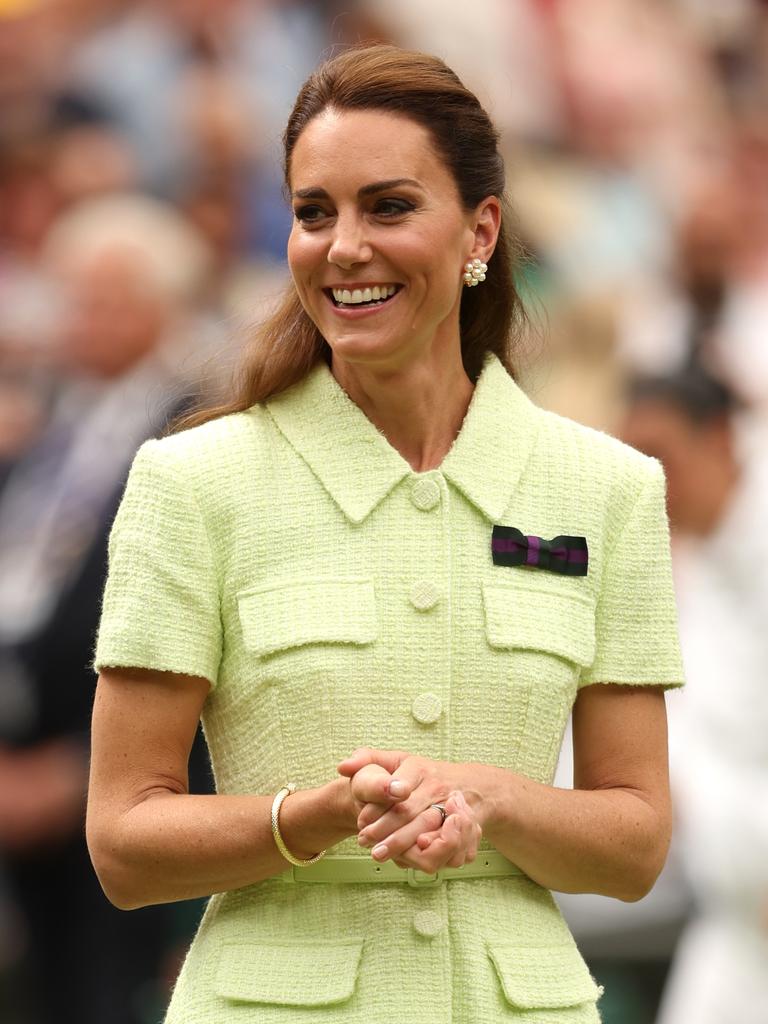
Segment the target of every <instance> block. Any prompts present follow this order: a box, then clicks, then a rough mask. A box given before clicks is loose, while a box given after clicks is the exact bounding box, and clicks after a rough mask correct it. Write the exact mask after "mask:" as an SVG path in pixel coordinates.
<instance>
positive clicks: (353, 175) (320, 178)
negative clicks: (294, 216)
mask: <svg viewBox="0 0 768 1024" xmlns="http://www.w3.org/2000/svg"><path fill="white" fill-rule="evenodd" d="M290 173H291V180H290V187H291V189H301V188H312V187H319V188H325V189H326V190H327V191H329V192H332V191H333V190H334V189H343V188H344V187H352V186H354V188H357V187H359V186H360V185H361V184H368V183H369V182H371V181H377V180H378V181H387V180H393V179H395V178H414V179H416V180H417V181H419V182H421V183H422V184H423V185H425V186H426V187H428V188H442V189H447V190H450V191H453V192H454V193H455V192H456V188H455V184H454V181H453V177H452V175H451V173H450V171H449V170H448V168H447V167H446V165H445V162H444V161H443V159H442V157H441V156H440V155H439V154H438V152H437V150H436V149H435V146H434V143H433V141H432V138H431V136H430V134H429V132H428V131H427V129H426V128H424V127H422V125H420V124H418V123H417V122H416V121H413V120H411V119H410V118H409V117H405V116H404V115H402V114H396V113H392V112H390V111H386V110H334V109H331V108H329V109H326V110H324V111H323V112H322V113H321V114H318V116H317V117H315V118H313V120H312V121H310V122H309V124H308V125H307V127H306V128H305V129H304V131H303V132H302V133H301V135H300V136H299V138H298V140H297V142H296V145H295V147H294V150H293V154H292V156H291V167H290Z"/></svg>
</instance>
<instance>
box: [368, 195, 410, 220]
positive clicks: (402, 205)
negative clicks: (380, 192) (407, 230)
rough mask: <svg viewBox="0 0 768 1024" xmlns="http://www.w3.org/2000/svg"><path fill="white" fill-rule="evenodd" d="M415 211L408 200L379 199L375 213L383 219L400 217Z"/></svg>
mask: <svg viewBox="0 0 768 1024" xmlns="http://www.w3.org/2000/svg"><path fill="white" fill-rule="evenodd" d="M415 209H416V207H415V206H414V205H413V203H409V202H408V200H407V199H379V200H377V202H376V205H375V206H374V213H376V214H378V215H379V216H381V217H398V216H400V215H401V214H403V213H410V211H411V210H415Z"/></svg>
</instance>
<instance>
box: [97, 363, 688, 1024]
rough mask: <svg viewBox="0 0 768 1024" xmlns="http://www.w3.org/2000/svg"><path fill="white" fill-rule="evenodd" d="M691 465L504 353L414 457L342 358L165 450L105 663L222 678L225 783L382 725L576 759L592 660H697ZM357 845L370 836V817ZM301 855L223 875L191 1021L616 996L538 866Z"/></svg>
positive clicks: (394, 740) (103, 649)
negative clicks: (464, 872) (593, 968)
mask: <svg viewBox="0 0 768 1024" xmlns="http://www.w3.org/2000/svg"><path fill="white" fill-rule="evenodd" d="M664 488H665V481H664V475H663V472H662V468H661V465H660V463H659V462H658V461H657V460H655V459H652V458H649V457H647V456H645V455H642V454H640V453H639V452H637V451H635V450H634V449H632V448H629V447H628V446H626V445H624V444H622V443H620V442H619V441H618V440H616V439H615V438H612V437H610V436H608V435H606V434H603V433H601V432H598V431H595V430H593V429H590V428H588V427H585V426H583V425H580V424H578V423H575V422H573V421H572V420H569V419H567V418H564V417H561V416H558V415H556V414H554V413H551V412H547V411H544V410H541V409H539V408H538V407H537V406H536V405H535V404H534V403H533V402H532V401H531V400H530V399H529V398H528V397H527V396H526V395H525V394H524V392H523V391H522V390H521V388H520V387H519V386H518V385H517V384H516V383H515V381H514V380H513V379H512V378H511V377H510V376H509V375H508V374H507V372H506V371H505V369H504V367H503V366H502V364H501V363H500V361H499V360H498V359H497V358H496V357H495V356H493V355H488V356H487V357H486V360H485V364H484V367H483V370H482V373H481V375H480V377H479V379H478V381H477V385H476V388H475V391H474V394H473V397H472V401H471V404H470V407H469V410H468V412H467V415H466V417H465V420H464V423H463V425H462V428H461V431H460V433H459V435H458V436H457V438H456V440H455V442H454V444H453V446H452V448H451V450H450V451H449V453H448V454H447V455H446V457H445V459H444V460H443V462H442V464H441V465H440V467H439V468H438V469H433V470H430V471H428V472H424V473H417V472H414V471H413V470H412V469H411V467H410V465H409V464H408V463H407V462H406V461H405V460H404V459H403V458H402V456H401V455H400V454H399V453H398V452H397V451H396V450H395V449H394V448H393V447H392V446H391V445H390V444H389V443H388V441H387V440H386V438H385V437H384V436H383V435H382V434H381V433H380V432H379V431H378V430H377V429H376V427H375V426H374V425H373V424H372V423H371V422H370V421H369V420H368V419H367V417H366V416H365V415H364V414H363V412H362V411H361V409H360V408H359V407H358V406H357V405H356V404H354V403H353V402H352V401H351V400H350V399H349V398H348V396H347V395H346V394H345V392H344V391H343V390H342V388H341V387H340V386H339V384H338V383H337V382H336V380H335V378H334V377H333V376H332V374H331V372H330V369H329V368H328V366H327V365H326V363H325V362H319V363H318V364H317V365H316V366H315V367H314V368H313V369H312V370H311V371H310V373H309V374H308V375H307V376H306V377H305V378H304V379H303V380H302V381H301V382H299V383H298V384H297V385H295V386H293V387H292V388H290V389H289V390H287V391H285V392H283V393H282V394H280V395H278V396H276V397H274V398H272V399H270V400H269V401H267V402H265V403H264V404H259V405H256V406H254V407H253V408H251V409H249V410H248V411H246V412H243V413H238V414H233V415H229V416H225V417H223V418H220V419H217V420H214V421H212V422H210V423H207V424H205V425H203V426H200V427H196V428H194V429H192V430H188V431H185V432H182V433H180V434H177V435H174V436H172V437H169V438H164V439H162V440H159V441H148V442H147V443H146V444H144V445H143V447H142V448H141V449H140V451H139V453H138V454H137V456H136V459H135V462H134V464H133V468H132V470H131V474H130V478H129V481H128V484H127V489H126V492H125V496H124V499H123V502H122V505H121V507H120V510H119V513H118V516H117V519H116V521H115V524H114V528H113V531H112V535H111V539H110V549H109V578H108V582H107V585H106V590H105V594H104V605H103V614H102V619H101V624H100V629H99V634H98V642H97V647H96V653H95V659H94V666H95V669H96V670H99V669H101V668H103V667H106V666H139V667H145V668H152V669H158V670H165V671H173V672H180V673H190V674H193V675H197V676H204V677H205V678H206V679H208V680H209V682H210V684H211V689H210V692H209V695H208V697H207V700H206V702H205V706H204V708H203V726H204V729H205V735H206V738H207V741H208V745H209V749H210V754H211V760H212V764H213V769H214V773H215V778H216V786H217V789H218V791H219V792H220V793H260V794H273V793H275V792H276V791H277V790H278V789H279V788H280V787H281V786H282V785H283V784H284V783H285V782H286V781H287V780H289V779H290V780H294V781H295V782H297V783H298V785H299V786H300V787H308V786H319V785H322V784H323V783H325V782H327V781H328V780H330V779H332V778H334V777H335V776H336V770H335V766H336V764H337V762H338V761H340V760H341V759H343V758H344V757H346V756H347V755H349V754H350V753H351V752H352V750H353V749H354V748H355V747H358V746H361V745H370V746H373V747H380V748H385V749H393V748H397V749H404V750H409V751H411V752H413V753H417V754H421V755H424V756H426V757H430V758H436V759H440V760H447V761H460V762H462V761H474V762H482V763H487V764H492V765H497V766H499V767H502V768H506V769H509V770H511V771H514V772H520V773H523V774H525V775H527V776H530V777H531V778H533V779H536V780H538V781H539V782H542V783H546V784H549V783H551V781H552V778H553V774H554V771H555V765H556V762H557V758H558V752H559V749H560V744H561V740H562V735H563V730H564V727H565V724H566V721H567V719H568V715H569V712H570V710H571V706H572V704H573V701H574V699H575V697H576V695H577V692H578V690H579V688H580V687H582V686H588V685H590V684H592V683H600V682H611V683H626V684H648V685H654V686H662V687H671V686H678V685H681V684H682V682H683V670H682V666H681V660H680V651H679V647H678V636H677V620H676V611H675V603H674V595H673V589H672V581H671V572H670V556H669V533H668V525H667V518H666V512H665V506H664ZM494 525H499V526H512V527H515V528H517V529H519V530H521V531H522V533H523V534H524V535H526V536H528V535H534V536H537V537H541V538H544V539H547V538H549V539H552V538H554V537H556V536H560V535H567V536H583V537H585V538H586V540H587V545H588V571H587V573H586V575H580V576H578V575H574V576H571V575H566V574H561V573H557V572H555V571H552V570H551V569H546V568H543V567H541V566H538V567H533V566H530V565H511V566H510V565H500V564H496V563H495V562H494V559H493V556H492V543H491V541H492V532H493V527H494ZM488 848H489V844H488V842H487V840H485V839H483V841H482V844H481V849H488ZM332 852H333V853H347V854H354V855H358V856H360V857H369V856H370V853H369V852H368V851H366V850H364V849H361V848H360V847H359V846H358V844H357V842H356V839H355V837H354V836H353V837H350V838H349V839H347V840H345V841H344V842H342V843H340V844H339V845H338V846H337V847H335V848H334V850H333V851H332ZM297 870H300V869H297ZM289 878H290V875H289V874H287V873H286V874H284V875H276V876H274V877H272V878H269V879H266V880H264V881H261V882H258V883H256V884H254V885H250V886H247V887H245V888H242V889H238V890H236V891H230V892H223V893H218V894H216V895H214V896H212V897H211V899H210V900H209V902H208V904H207V908H206V911H205V914H204V917H203V920H202V922H201V924H200V927H199V929H198V932H197V934H196V936H195V939H194V941H193V943H192V945H191V948H190V950H189V952H188V955H187V957H186V960H185V963H184V965H183V968H182V970H181V973H180V975H179V978H178V980H177V983H176V986H175V989H174V992H173V997H172V999H171V1003H170V1006H169V1008H168V1012H167V1016H166V1024H235V1022H237V1024H288V1022H290V1024H320V1022H329V1021H333V1022H335V1024H383V1022H384V1021H398V1022H410V1021H412V1022H414V1024H448V1022H451V1024H477V1022H478V1021H482V1022H483V1024H491V1022H497V1021H498V1022H502V1021H528V1022H535V1024H594V1022H597V1021H598V1020H599V1013H598V1008H597V999H598V996H599V991H598V988H597V986H596V984H595V982H594V980H593V979H592V978H591V977H590V974H589V971H588V970H587V967H586V965H585V963H584V961H583V959H582V957H581V955H580V953H579V951H578V950H577V948H576V945H575V943H574V941H573V939H572V937H571V935H570V932H569V930H568V928H567V926H566V924H565V922H564V921H563V919H562V917H561V915H560V913H559V911H558V909H557V907H556V904H555V902H554V900H553V898H552V896H551V894H550V893H549V892H548V891H547V890H546V889H544V888H542V887H541V886H539V885H538V884H536V883H535V882H534V881H532V880H531V879H529V878H528V877H527V876H524V875H522V876H517V877H515V876H512V877H504V878H483V879H461V880H459V879H457V880H449V881H445V882H442V883H440V884H438V885H435V886H431V887H430V886H427V887H423V888H414V887H411V886H409V885H407V884H402V885H399V884H364V885H353V884H339V883H326V884H312V885H309V884H302V883H296V882H293V881H290V880H289Z"/></svg>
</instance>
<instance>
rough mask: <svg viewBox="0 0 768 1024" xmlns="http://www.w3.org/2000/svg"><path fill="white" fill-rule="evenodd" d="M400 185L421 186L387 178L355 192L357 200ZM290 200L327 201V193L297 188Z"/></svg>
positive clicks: (410, 181) (413, 180)
mask: <svg viewBox="0 0 768 1024" xmlns="http://www.w3.org/2000/svg"><path fill="white" fill-rule="evenodd" d="M402 185H415V186H416V188H421V187H422V186H421V185H420V184H419V182H418V181H416V180H415V179H414V178H389V179H388V180H387V181H374V182H372V184H370V185H363V187H362V188H359V189H358V190H357V195H358V198H359V199H362V198H364V197H365V196H371V195H375V194H376V193H377V192H386V191H388V190H389V189H391V188H400V187H401V186H402ZM291 198H292V199H329V198H330V197H329V195H328V193H327V192H326V191H325V189H324V188H297V189H296V191H295V192H292V193H291Z"/></svg>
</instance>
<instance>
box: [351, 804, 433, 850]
mask: <svg viewBox="0 0 768 1024" xmlns="http://www.w3.org/2000/svg"><path fill="white" fill-rule="evenodd" d="M422 815H426V817H423V818H422ZM361 816H362V811H361V812H360V815H359V817H361ZM367 817H368V815H366V819H367ZM413 821H418V822H419V824H420V827H419V828H417V829H416V830H415V831H413V830H411V831H409V833H408V834H409V835H410V834H411V833H412V834H413V839H412V840H411V842H414V841H415V839H416V836H417V835H419V833H421V832H426V831H429V830H430V829H431V828H434V827H435V825H436V824H438V825H439V824H440V822H441V814H440V811H438V810H436V809H435V808H429V807H427V808H425V807H424V804H423V802H420V803H418V804H417V803H416V802H415V799H413V798H411V799H410V800H402V801H401V802H399V803H392V804H391V805H390V806H389V808H387V809H386V810H385V811H384V812H383V813H382V814H380V815H379V817H378V818H376V819H375V820H374V821H372V822H370V823H367V824H365V825H363V827H362V828H360V831H359V834H358V841H359V843H360V845H361V846H368V847H374V846H376V845H377V843H381V842H384V841H386V840H388V838H389V837H390V836H391V835H393V834H395V833H397V832H399V831H400V829H401V828H403V827H404V826H405V825H408V823H409V822H413Z"/></svg>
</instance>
